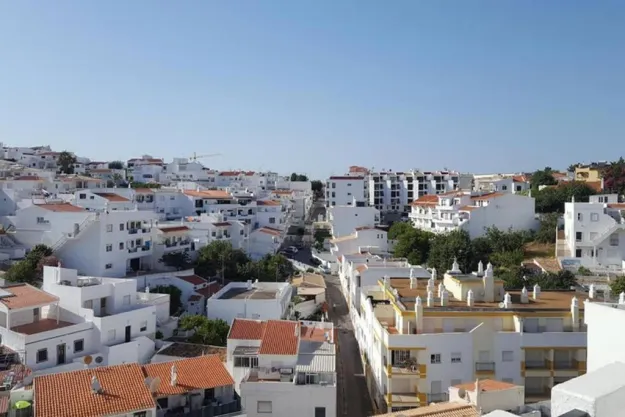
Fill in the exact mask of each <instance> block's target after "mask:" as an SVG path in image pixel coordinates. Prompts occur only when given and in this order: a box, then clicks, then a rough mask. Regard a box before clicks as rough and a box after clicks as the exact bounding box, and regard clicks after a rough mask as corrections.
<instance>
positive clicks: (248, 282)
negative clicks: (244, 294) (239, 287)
mask: <svg viewBox="0 0 625 417" xmlns="http://www.w3.org/2000/svg"><path fill="white" fill-rule="evenodd" d="M247 289H248V290H251V289H252V280H251V279H248V280H247Z"/></svg>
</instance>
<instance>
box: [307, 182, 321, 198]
mask: <svg viewBox="0 0 625 417" xmlns="http://www.w3.org/2000/svg"><path fill="white" fill-rule="evenodd" d="M310 188H311V191H312V192H313V197H314V199H315V200H321V199H322V198H323V182H321V181H319V180H314V181H311V182H310Z"/></svg>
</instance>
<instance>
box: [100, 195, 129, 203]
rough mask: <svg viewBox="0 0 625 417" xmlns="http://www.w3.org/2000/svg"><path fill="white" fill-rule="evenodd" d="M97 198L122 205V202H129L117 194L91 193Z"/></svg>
mask: <svg viewBox="0 0 625 417" xmlns="http://www.w3.org/2000/svg"><path fill="white" fill-rule="evenodd" d="M93 194H95V195H97V196H99V197H102V198H104V199H106V200H108V201H113V202H116V203H123V202H127V201H130V200H129V199H127V198H126V197H122V196H121V195H119V194H115V193H93Z"/></svg>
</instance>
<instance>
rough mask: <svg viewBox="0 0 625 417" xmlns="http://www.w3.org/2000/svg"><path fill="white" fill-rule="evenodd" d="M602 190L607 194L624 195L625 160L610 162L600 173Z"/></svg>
mask: <svg viewBox="0 0 625 417" xmlns="http://www.w3.org/2000/svg"><path fill="white" fill-rule="evenodd" d="M601 176H602V177H603V188H604V190H605V191H606V192H608V193H615V194H619V195H623V194H625V160H623V158H622V157H621V158H619V160H618V161H614V162H612V163H611V164H610V165H608V166H607V167H606V168H605V169H604V170H603V171H602V173H601Z"/></svg>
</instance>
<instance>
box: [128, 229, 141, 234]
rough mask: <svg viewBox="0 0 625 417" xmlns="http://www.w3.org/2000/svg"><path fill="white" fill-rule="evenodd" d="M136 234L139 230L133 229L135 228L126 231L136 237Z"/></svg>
mask: <svg viewBox="0 0 625 417" xmlns="http://www.w3.org/2000/svg"><path fill="white" fill-rule="evenodd" d="M137 233H139V229H135V228H132V229H128V234H129V235H136V234H137Z"/></svg>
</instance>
